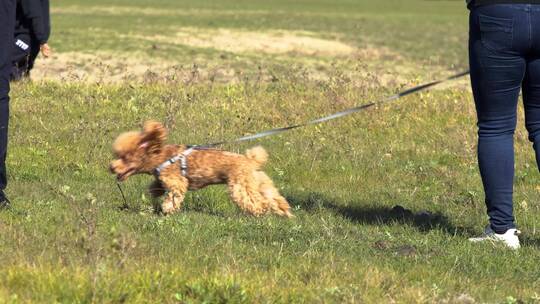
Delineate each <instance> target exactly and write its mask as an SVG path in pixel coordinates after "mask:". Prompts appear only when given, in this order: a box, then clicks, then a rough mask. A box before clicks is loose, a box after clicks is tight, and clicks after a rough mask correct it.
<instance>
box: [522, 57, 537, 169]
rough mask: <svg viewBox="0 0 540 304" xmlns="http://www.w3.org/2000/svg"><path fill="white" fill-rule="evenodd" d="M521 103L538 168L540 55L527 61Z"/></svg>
mask: <svg viewBox="0 0 540 304" xmlns="http://www.w3.org/2000/svg"><path fill="white" fill-rule="evenodd" d="M523 105H524V108H525V125H526V127H527V130H528V131H529V140H530V141H531V142H532V143H533V147H534V151H535V152H536V163H537V165H538V170H540V57H539V58H535V59H531V60H530V61H529V62H528V63H527V74H526V77H525V80H524V82H523Z"/></svg>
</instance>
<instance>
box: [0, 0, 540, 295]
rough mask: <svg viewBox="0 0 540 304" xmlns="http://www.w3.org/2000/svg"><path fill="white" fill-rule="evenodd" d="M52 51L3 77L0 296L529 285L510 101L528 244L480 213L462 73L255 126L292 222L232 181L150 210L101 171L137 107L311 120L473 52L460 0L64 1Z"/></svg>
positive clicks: (201, 137)
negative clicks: (504, 235)
mask: <svg viewBox="0 0 540 304" xmlns="http://www.w3.org/2000/svg"><path fill="white" fill-rule="evenodd" d="M51 9H52V14H53V36H52V38H51V41H50V44H51V46H52V47H53V49H54V51H55V55H54V56H53V58H51V59H48V60H43V59H39V61H38V66H37V67H36V70H35V71H34V74H33V75H32V77H33V81H32V82H25V83H17V84H14V86H13V89H12V93H11V95H12V103H11V125H10V128H11V129H10V152H9V153H10V154H9V158H8V165H9V179H10V185H9V188H8V191H7V193H8V194H9V196H10V198H11V199H12V201H13V205H14V208H13V209H11V210H8V211H1V212H0V231H1V233H0V261H1V263H2V267H0V302H7V303H19V302H23V303H26V302H44V303H50V302H63V303H79V302H82V303H93V302H96V303H117V302H127V303H139V302H141V303H149V302H151V303H154V302H166V303H174V302H177V303H380V302H394V303H433V302H442V303H476V302H481V303H484V302H489V303H494V302H495V303H518V302H520V301H521V302H525V303H538V302H540V291H539V290H540V280H539V278H540V268H539V267H538V260H539V258H540V253H539V252H540V251H539V247H540V232H539V231H538V230H537V225H538V223H539V222H540V187H539V186H538V185H539V184H540V183H539V181H540V174H539V172H538V169H537V166H536V163H535V161H534V156H533V153H532V149H531V144H530V142H528V140H527V134H526V131H525V129H524V127H523V119H522V116H521V117H520V123H519V127H518V131H517V133H516V157H517V158H516V179H515V184H516V186H515V211H516V218H517V222H518V225H519V228H520V229H521V230H522V231H523V238H522V240H523V248H522V249H521V250H520V251H519V252H511V251H508V250H505V249H504V248H501V247H499V246H492V245H490V244H485V245H479V244H470V243H468V242H467V241H466V239H467V238H468V237H470V236H473V235H475V234H477V233H479V232H480V231H481V230H482V229H483V226H484V225H485V224H486V221H487V219H486V216H485V210H484V209H485V206H484V203H483V199H484V197H483V192H482V187H481V182H480V177H479V174H478V169H477V164H476V156H475V150H476V126H475V113H474V106H473V102H472V97H471V94H470V91H469V89H468V80H467V79H466V78H465V79H463V80H459V81H456V82H452V83H449V84H445V85H443V86H440V87H437V88H436V89H434V90H430V91H428V92H423V93H420V94H416V95H411V96H408V97H406V98H403V99H400V100H398V101H396V102H394V103H390V104H386V105H383V106H379V107H375V108H371V109H369V110H366V111H364V112H362V113H359V114H355V115H353V116H349V117H347V118H344V119H341V120H336V121H333V122H330V123H326V124H322V125H318V126H311V127H307V128H302V129H298V130H295V131H291V132H289V133H285V134H282V135H279V136H274V137H268V138H264V139H260V140H257V141H255V142H250V143H242V144H235V145H227V146H224V147H223V148H224V149H228V150H231V151H235V152H242V151H244V150H245V149H246V148H249V147H251V146H253V145H258V144H259V145H262V146H264V147H265V148H266V149H267V151H268V152H269V153H270V160H269V163H268V165H267V167H266V170H267V172H268V173H269V174H270V175H271V176H272V178H273V179H274V181H275V183H276V185H277V186H278V187H279V188H280V190H281V191H282V193H283V194H284V195H285V196H286V197H287V198H288V200H289V201H290V203H291V205H292V206H293V209H294V213H295V215H296V218H294V219H292V220H287V219H282V218H277V217H274V216H269V217H263V218H253V217H250V216H247V215H245V214H242V213H241V212H240V211H239V210H238V209H237V208H236V207H235V206H234V205H233V204H232V203H231V202H230V201H229V199H228V196H227V193H226V189H225V188H223V187H219V186H216V187H211V188H207V189H204V190H201V191H198V192H192V193H190V194H189V195H188V196H187V198H186V203H185V206H184V208H183V210H182V212H181V213H179V214H176V215H173V216H168V217H163V216H160V215H157V214H155V213H154V212H153V209H152V200H151V199H150V198H149V195H148V194H147V193H146V192H145V187H146V185H147V184H148V183H149V182H150V177H148V176H139V177H136V178H133V179H132V180H129V181H127V182H126V183H124V184H123V185H122V187H123V190H124V192H125V194H126V201H124V200H123V199H122V195H121V194H120V192H119V190H118V188H117V185H116V182H115V180H114V177H113V176H111V175H110V174H109V173H108V171H107V166H108V162H109V161H110V160H111V159H112V155H111V143H112V141H113V139H114V138H115V136H117V135H118V134H119V133H120V132H122V131H125V130H131V129H135V128H139V127H140V126H141V124H142V122H143V121H144V120H146V119H150V118H152V119H158V120H160V121H163V122H164V123H165V124H166V125H167V126H168V127H169V128H170V130H171V132H170V133H171V134H170V141H171V142H174V143H188V144H201V143H206V142H214V141H219V140H222V139H231V138H235V137H238V136H241V135H247V134H252V133H255V132H258V131H261V130H266V129H269V128H273V127H280V126H286V125H289V124H294V123H299V122H304V121H306V120H309V119H312V118H316V117H320V116H323V115H326V114H330V113H333V112H336V111H340V110H343V109H346V108H349V107H353V106H356V105H360V104H363V103H368V102H370V101H373V100H379V99H380V98H381V97H384V96H389V95H391V94H393V93H395V92H397V91H399V90H402V89H405V88H408V87H411V86H414V85H416V84H419V83H423V82H426V81H431V80H433V79H438V78H441V77H445V76H448V75H450V74H452V73H455V72H458V71H461V70H464V69H466V68H467V55H466V41H467V11H466V9H465V7H464V4H463V3H461V2H460V1H420V0H409V1H398V0H392V1H391V0H388V1H384V2H383V3H376V4H375V2H374V1H367V0H338V1H336V0H334V1H329V0H310V1H307V0H300V1H294V2H293V3H291V2H290V1H285V0H279V1H262V0H260V1H259V0H257V1H255V0H251V1H247V0H240V1H239V0H234V1H233V0H227V1H225V0H224V1H219V2H217V1H209V0H197V1H194V0H181V1H180V0H159V1H153V2H151V3H149V2H147V1H142V0H135V1H133V0H132V1H123V0H114V1H102V0H96V1H91V2H88V1H86V2H85V1H80V0H58V1H54V2H53V3H52V7H51Z"/></svg>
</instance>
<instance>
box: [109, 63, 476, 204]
mask: <svg viewBox="0 0 540 304" xmlns="http://www.w3.org/2000/svg"><path fill="white" fill-rule="evenodd" d="M469 73H470V72H469V71H468V70H467V71H464V72H461V73H458V74H454V75H452V76H450V77H447V78H444V79H440V80H436V81H432V82H428V83H425V84H421V85H418V86H415V87H412V88H410V89H407V90H405V91H401V92H399V93H396V94H394V95H391V96H388V97H386V98H383V99H381V100H379V101H374V102H370V103H366V104H363V105H360V106H357V107H354V108H350V109H347V110H343V111H340V112H336V113H334V114H330V115H327V116H324V117H321V118H317V119H313V120H310V121H307V122H304V123H300V124H296V125H291V126H287V127H281V128H275V129H270V130H266V131H263V132H259V133H256V134H253V135H246V136H242V137H239V138H236V139H232V140H224V141H218V142H214V143H210V144H205V145H192V146H189V150H190V152H191V150H193V149H208V148H213V147H216V146H221V145H225V144H233V143H239V142H244V141H250V140H254V139H258V138H262V137H267V136H271V135H275V134H280V133H283V132H287V131H290V130H294V129H298V128H301V127H306V126H310V125H316V124H320V123H323V122H327V121H330V120H334V119H338V118H341V117H344V116H348V115H351V114H353V113H357V112H360V111H363V110H365V109H368V108H371V107H373V106H376V105H381V104H384V103H388V102H392V101H395V100H397V99H400V98H402V97H405V96H407V95H411V94H414V93H418V92H421V91H425V90H427V89H429V88H431V87H433V86H436V85H438V84H441V83H444V82H448V81H452V80H456V79H459V78H461V77H464V76H467V75H469ZM179 160H180V158H179ZM175 161H177V160H175ZM175 161H171V160H168V162H169V163H167V162H166V163H167V164H165V163H164V164H162V166H163V168H161V166H160V168H159V170H158V171H157V173H158V174H159V172H160V171H161V170H163V169H164V168H165V167H167V166H169V165H170V164H172V163H174V162H175ZM181 167H182V173H183V174H185V170H186V168H187V167H186V164H185V157H184V160H183V161H182V166H181ZM116 185H117V186H118V189H119V190H120V193H121V194H122V199H123V200H124V206H127V200H126V197H125V196H124V191H122V186H121V185H120V183H119V182H116Z"/></svg>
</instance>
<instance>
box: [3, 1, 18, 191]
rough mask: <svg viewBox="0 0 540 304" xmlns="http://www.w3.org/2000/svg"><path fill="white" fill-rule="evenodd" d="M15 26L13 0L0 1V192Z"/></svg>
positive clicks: (4, 156) (6, 136)
mask: <svg viewBox="0 0 540 304" xmlns="http://www.w3.org/2000/svg"><path fill="white" fill-rule="evenodd" d="M14 28H15V0H1V1H0V194H1V191H2V190H4V189H5V188H6V185H7V178H6V163H5V162H6V152H7V140H8V122H9V74H10V72H11V52H12V49H13V30H14Z"/></svg>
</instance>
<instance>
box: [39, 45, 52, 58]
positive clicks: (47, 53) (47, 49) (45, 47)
mask: <svg viewBox="0 0 540 304" xmlns="http://www.w3.org/2000/svg"><path fill="white" fill-rule="evenodd" d="M39 49H40V50H41V54H42V55H43V57H45V58H48V57H50V56H51V47H50V46H49V44H47V43H44V44H42V45H41V46H40V47H39Z"/></svg>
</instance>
